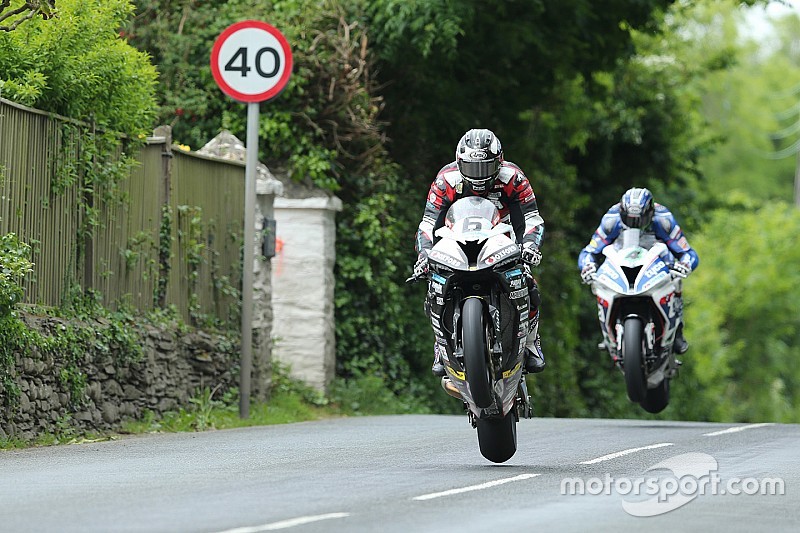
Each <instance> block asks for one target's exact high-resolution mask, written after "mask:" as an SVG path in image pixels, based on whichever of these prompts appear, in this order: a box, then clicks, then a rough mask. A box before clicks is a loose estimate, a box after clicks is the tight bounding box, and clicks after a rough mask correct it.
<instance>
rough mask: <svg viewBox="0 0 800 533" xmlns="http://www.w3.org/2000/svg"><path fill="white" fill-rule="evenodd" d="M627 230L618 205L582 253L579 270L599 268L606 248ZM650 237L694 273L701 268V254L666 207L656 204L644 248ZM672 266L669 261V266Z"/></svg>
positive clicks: (608, 214)
mask: <svg viewBox="0 0 800 533" xmlns="http://www.w3.org/2000/svg"><path fill="white" fill-rule="evenodd" d="M623 229H625V225H624V224H623V223H622V219H621V218H620V207H619V204H615V205H614V206H612V207H611V209H609V210H608V211H607V212H606V214H605V215H603V219H602V221H601V222H600V226H598V228H597V229H596V230H595V232H594V235H592V239H591V241H590V242H589V244H587V245H586V246H585V247H584V248H583V250H581V253H580V255H579V256H578V269H583V267H585V266H586V265H587V264H588V263H595V264H597V258H596V256H599V255H600V254H602V253H603V249H604V248H605V247H606V246H608V245H609V244H611V243H613V242H614V241H616V240H617V238H618V237H619V235H620V233H621V232H622V230H623ZM648 235H649V236H650V239H652V244H654V243H655V241H658V242H662V243H664V244H665V245H666V246H667V249H668V250H669V252H670V253H671V254H672V256H673V257H674V258H675V260H678V261H681V262H682V263H684V264H685V265H687V266H688V267H689V268H690V270H694V269H695V268H697V265H698V264H699V263H700V259H699V258H698V256H697V252H695V251H694V249H693V248H692V247H691V246H690V245H689V242H688V241H687V240H686V237H685V236H684V234H683V230H681V227H680V226H679V225H678V222H677V221H676V220H675V217H674V216H673V215H672V213H671V212H670V210H669V209H667V208H666V207H665V206H663V205H661V204H655V214H654V216H653V222H652V223H651V224H650V227H648V228H644V229H643V234H642V240H643V242H642V244H643V245H645V244H647V243H646V242H644V241H647V240H648V239H647V237H648ZM671 262H672V261H669V263H671Z"/></svg>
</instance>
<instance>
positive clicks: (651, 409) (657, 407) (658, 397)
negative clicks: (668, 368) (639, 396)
mask: <svg viewBox="0 0 800 533" xmlns="http://www.w3.org/2000/svg"><path fill="white" fill-rule="evenodd" d="M667 405H669V380H668V379H666V378H664V381H662V382H661V383H660V384H659V385H658V387H656V388H655V389H648V391H647V393H646V394H645V395H644V399H643V400H642V403H641V406H642V407H643V408H644V410H645V411H647V412H648V413H660V412H661V411H663V410H664V409H666V407H667Z"/></svg>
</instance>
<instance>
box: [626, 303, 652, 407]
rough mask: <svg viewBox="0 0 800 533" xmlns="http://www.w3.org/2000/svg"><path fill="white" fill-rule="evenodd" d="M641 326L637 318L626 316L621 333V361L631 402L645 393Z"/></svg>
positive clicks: (636, 400)
mask: <svg viewBox="0 0 800 533" xmlns="http://www.w3.org/2000/svg"><path fill="white" fill-rule="evenodd" d="M643 329H644V328H643V326H642V321H641V320H640V319H638V318H633V317H632V318H626V319H625V323H624V326H623V333H622V362H623V364H624V365H625V386H626V387H627V389H628V398H630V400H631V401H632V402H637V403H638V402H641V401H642V400H644V398H645V394H647V381H646V380H645V373H644V344H643V342H642V341H643V338H642V337H643V335H642V333H643Z"/></svg>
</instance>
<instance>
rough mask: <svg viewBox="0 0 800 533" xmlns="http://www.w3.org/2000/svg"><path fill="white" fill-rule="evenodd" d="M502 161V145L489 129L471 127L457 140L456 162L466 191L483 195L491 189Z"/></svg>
mask: <svg viewBox="0 0 800 533" xmlns="http://www.w3.org/2000/svg"><path fill="white" fill-rule="evenodd" d="M502 161H503V147H502V145H501V144H500V139H498V138H497V136H496V135H495V134H494V133H492V131H491V130H487V129H472V130H469V131H468V132H467V133H465V134H464V136H463V137H461V140H460V141H458V146H457V147H456V162H457V163H458V170H459V171H460V172H461V175H462V176H463V177H464V182H465V183H466V185H467V189H468V191H467V192H471V193H473V194H477V195H481V196H483V195H485V194H486V193H487V192H488V191H489V190H491V188H492V186H493V185H494V180H495V179H496V178H497V174H498V173H499V172H500V164H501V163H502Z"/></svg>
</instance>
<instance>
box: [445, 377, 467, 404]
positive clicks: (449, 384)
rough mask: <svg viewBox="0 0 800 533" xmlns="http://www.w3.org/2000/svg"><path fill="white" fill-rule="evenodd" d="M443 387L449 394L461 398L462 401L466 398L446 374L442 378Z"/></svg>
mask: <svg viewBox="0 0 800 533" xmlns="http://www.w3.org/2000/svg"><path fill="white" fill-rule="evenodd" d="M442 388H443V389H444V391H445V392H446V393H447V394H449V395H450V396H452V397H453V398H456V399H458V400H461V401H462V402H463V401H464V398H462V397H461V393H460V392H458V389H457V388H456V386H455V385H453V382H452V381H450V378H448V377H447V376H444V377H443V378H442Z"/></svg>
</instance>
